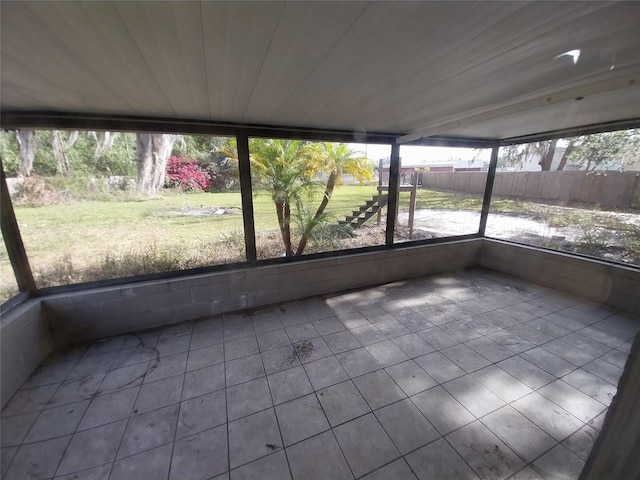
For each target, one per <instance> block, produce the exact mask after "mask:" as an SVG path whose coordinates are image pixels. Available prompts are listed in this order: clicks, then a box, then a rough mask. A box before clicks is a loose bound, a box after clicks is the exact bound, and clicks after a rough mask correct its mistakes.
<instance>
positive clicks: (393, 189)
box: [386, 143, 400, 245]
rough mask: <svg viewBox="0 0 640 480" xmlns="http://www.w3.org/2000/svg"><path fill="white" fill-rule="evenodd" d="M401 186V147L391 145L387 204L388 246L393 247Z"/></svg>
mask: <svg viewBox="0 0 640 480" xmlns="http://www.w3.org/2000/svg"><path fill="white" fill-rule="evenodd" d="M399 184H400V145H398V144H397V143H394V144H393V145H391V162H390V164H389V201H388V203H387V230H386V244H387V245H393V235H394V233H395V229H396V219H397V216H398V186H399Z"/></svg>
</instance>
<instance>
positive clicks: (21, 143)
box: [16, 130, 37, 177]
mask: <svg viewBox="0 0 640 480" xmlns="http://www.w3.org/2000/svg"><path fill="white" fill-rule="evenodd" d="M16 141H17V142H18V148H19V157H20V171H19V175H20V176H21V177H28V176H29V175H31V171H32V170H33V159H34V158H35V156H36V147H37V145H36V132H35V131H33V130H16Z"/></svg>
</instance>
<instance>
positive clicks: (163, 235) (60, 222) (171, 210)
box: [0, 186, 640, 301]
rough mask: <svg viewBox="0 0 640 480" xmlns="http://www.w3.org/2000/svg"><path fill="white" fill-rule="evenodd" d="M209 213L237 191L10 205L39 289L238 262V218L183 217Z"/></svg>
mask: <svg viewBox="0 0 640 480" xmlns="http://www.w3.org/2000/svg"><path fill="white" fill-rule="evenodd" d="M375 194H376V188H375V187H374V186H341V187H338V188H337V189H336V190H335V192H334V195H333V198H332V199H331V201H330V202H329V206H328V208H327V213H329V214H330V215H332V216H333V217H334V218H335V220H336V222H337V220H340V219H343V218H344V216H346V215H349V214H350V213H351V211H352V210H355V209H357V207H358V206H360V205H361V204H362V203H363V202H364V201H366V200H367V199H369V198H371V196H372V195H375ZM320 199H321V198H320V195H318V196H317V197H316V198H314V199H312V200H310V202H309V205H308V207H309V209H310V210H311V211H312V212H315V208H316V207H317V205H318V204H319V202H320ZM253 205H254V213H255V215H254V221H255V228H256V234H257V237H258V248H259V249H260V248H261V247H263V246H264V245H262V244H264V243H265V242H271V247H270V248H272V249H273V250H272V252H275V253H269V254H268V255H267V256H274V255H277V254H279V253H278V252H277V250H278V249H281V248H282V247H281V241H280V238H279V232H278V223H277V218H276V215H275V208H274V204H273V201H272V200H271V197H270V195H269V194H268V193H266V192H257V193H255V195H254V198H253ZM408 205H409V194H408V193H402V194H401V195H400V206H399V208H400V210H401V211H407V210H408ZM416 206H417V208H418V209H425V208H432V209H454V210H472V211H476V212H479V211H480V209H481V207H482V197H481V196H480V195H473V194H463V193H449V192H438V191H432V190H424V189H419V190H418V196H417V202H416ZM212 207H235V208H237V209H240V208H241V198H240V193H238V192H236V193H199V194H192V193H189V194H176V193H166V194H163V195H159V196H158V197H156V198H152V199H147V200H139V201H118V200H112V201H84V202H71V203H65V204H60V205H54V206H46V207H37V208H27V207H16V208H15V212H16V217H17V219H18V224H19V227H20V231H21V234H22V238H23V241H24V244H25V248H26V250H27V254H28V257H29V261H30V263H31V266H32V269H33V271H34V274H35V276H36V280H37V282H38V284H39V286H41V287H42V286H48V285H57V284H61V283H74V282H78V281H87V280H93V279H99V278H114V277H124V276H129V275H135V274H137V273H141V272H152V271H162V270H163V269H176V268H190V267H194V266H200V265H216V264H220V263H228V262H233V261H243V260H244V240H243V222H242V215H241V214H239V213H238V214H230V215H215V216H212V215H209V216H194V215H189V214H187V213H188V212H190V211H191V212H193V210H196V209H202V208H209V209H210V208H212ZM239 211H240V210H238V212H239ZM491 211H492V212H499V213H508V214H511V215H517V216H526V217H528V218H533V219H536V220H540V221H544V222H546V223H548V224H549V225H551V226H567V225H569V226H571V225H599V226H604V227H605V228H609V229H612V230H616V231H617V230H619V231H624V230H625V229H628V228H629V226H628V225H626V224H624V223H623V222H620V221H619V220H617V219H616V218H615V217H614V216H612V215H609V214H608V213H607V212H600V211H597V210H587V209H567V208H564V207H559V206H552V205H544V204H537V203H534V202H523V201H519V200H514V199H498V198H496V199H494V200H493V201H492V210H491ZM634 228H635V227H634ZM636 232H637V230H636ZM364 241H366V240H364ZM371 241H374V240H371ZM379 241H380V240H375V242H379ZM365 244H366V243H365ZM375 244H377V243H375ZM345 245H348V244H345ZM351 245H353V244H351ZM332 248H348V246H343V247H339V246H338V247H331V245H329V247H328V249H332ZM638 248H640V244H639V245H638ZM2 250H4V249H2ZM310 250H311V249H310ZM176 258H178V259H181V260H180V262H178V263H176ZM181 262H182V263H181ZM0 278H1V282H2V285H1V286H0V301H2V300H4V299H6V298H8V295H9V294H10V293H7V292H14V291H15V285H12V283H13V282H12V278H13V273H12V272H11V266H10V264H9V262H8V258H7V255H6V251H0ZM3 292H4V293H3Z"/></svg>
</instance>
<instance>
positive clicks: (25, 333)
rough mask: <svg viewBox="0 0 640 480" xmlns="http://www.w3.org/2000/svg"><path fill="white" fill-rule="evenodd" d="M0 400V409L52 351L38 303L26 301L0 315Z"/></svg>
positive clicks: (49, 336)
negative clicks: (0, 404)
mask: <svg viewBox="0 0 640 480" xmlns="http://www.w3.org/2000/svg"><path fill="white" fill-rule="evenodd" d="M0 328H1V332H0V348H1V349H2V350H0V361H1V365H0V369H1V375H2V376H1V377H0V401H1V403H2V406H3V407H4V405H5V404H6V403H7V402H8V401H9V399H10V398H11V397H12V396H13V394H14V393H15V392H16V390H17V389H18V388H19V387H20V385H22V383H23V382H24V381H25V380H26V379H27V378H28V377H29V375H31V373H32V372H33V371H34V370H35V369H36V368H37V367H38V365H40V363H41V362H42V361H43V360H44V359H45V358H46V357H47V356H48V355H49V354H50V353H51V352H53V350H54V342H53V337H52V335H51V331H50V329H49V325H48V323H47V322H46V320H45V318H44V316H43V315H41V310H40V301H39V300H29V301H27V302H25V303H23V304H22V305H20V306H18V307H16V308H14V309H12V310H11V311H10V313H9V314H7V315H4V314H3V316H2V320H1V324H0Z"/></svg>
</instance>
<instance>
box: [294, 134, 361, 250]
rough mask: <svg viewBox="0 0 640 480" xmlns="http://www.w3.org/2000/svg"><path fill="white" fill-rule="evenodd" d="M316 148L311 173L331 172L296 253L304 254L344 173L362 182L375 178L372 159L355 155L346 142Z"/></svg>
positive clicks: (320, 145) (318, 145)
mask: <svg viewBox="0 0 640 480" xmlns="http://www.w3.org/2000/svg"><path fill="white" fill-rule="evenodd" d="M315 149H316V151H317V153H316V155H314V156H313V160H314V163H312V165H311V174H312V175H313V174H315V173H316V172H324V173H328V174H329V178H328V179H327V184H326V185H325V189H324V195H323V197H322V201H321V202H320V205H319V206H318V209H317V210H316V213H315V215H314V216H313V218H312V219H311V221H310V222H308V223H307V225H306V227H305V228H304V230H303V232H302V238H301V239H300V243H299V244H298V249H297V250H296V255H302V252H303V251H304V249H305V247H306V246H307V242H308V241H309V236H310V235H311V232H312V231H313V229H314V228H315V227H316V225H318V224H319V223H320V221H321V219H322V216H323V213H324V210H325V208H327V205H328V204H329V200H331V196H332V195H333V191H334V189H335V188H336V186H339V185H341V184H342V180H343V178H342V177H343V175H345V174H346V175H352V176H353V177H354V178H355V179H356V180H357V181H358V182H360V184H362V183H363V182H365V181H369V180H373V178H374V175H373V168H372V165H371V162H370V160H369V159H368V158H366V157H357V156H354V153H353V152H352V151H351V150H349V147H347V145H345V144H344V143H331V142H324V143H318V144H315Z"/></svg>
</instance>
